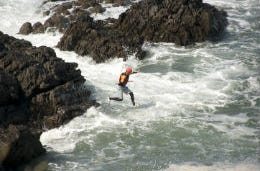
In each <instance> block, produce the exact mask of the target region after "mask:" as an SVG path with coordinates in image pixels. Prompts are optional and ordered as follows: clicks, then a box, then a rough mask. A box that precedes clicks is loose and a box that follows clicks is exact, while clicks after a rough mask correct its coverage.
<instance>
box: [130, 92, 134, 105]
mask: <svg viewBox="0 0 260 171" xmlns="http://www.w3.org/2000/svg"><path fill="white" fill-rule="evenodd" d="M129 95H130V96H131V101H132V104H133V106H135V97H134V93H133V92H130V93H129Z"/></svg>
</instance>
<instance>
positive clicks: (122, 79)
mask: <svg viewBox="0 0 260 171" xmlns="http://www.w3.org/2000/svg"><path fill="white" fill-rule="evenodd" d="M128 79H129V75H128V74H126V73H125V72H123V73H122V74H121V75H120V77H119V83H118V85H120V86H125V85H126V84H127V82H128Z"/></svg>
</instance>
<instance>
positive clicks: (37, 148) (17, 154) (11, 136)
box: [0, 125, 46, 168]
mask: <svg viewBox="0 0 260 171" xmlns="http://www.w3.org/2000/svg"><path fill="white" fill-rule="evenodd" d="M39 137H40V134H39V133H37V132H33V131H31V130H30V129H29V128H28V127H26V126H14V125H9V126H8V128H7V129H6V130H3V129H1V128H0V144H1V146H0V152H1V157H0V159H1V160H0V161H1V163H2V165H3V167H8V168H16V166H18V165H20V164H21V163H27V162H29V161H31V160H32V159H33V158H36V157H38V156H39V155H41V154H43V153H45V151H46V150H45V149H44V148H43V147H42V145H41V143H40V141H39Z"/></svg>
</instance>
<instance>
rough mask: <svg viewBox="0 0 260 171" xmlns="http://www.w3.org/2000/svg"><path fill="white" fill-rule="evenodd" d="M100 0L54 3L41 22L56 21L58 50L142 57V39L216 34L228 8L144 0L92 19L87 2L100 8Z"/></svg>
mask: <svg viewBox="0 0 260 171" xmlns="http://www.w3.org/2000/svg"><path fill="white" fill-rule="evenodd" d="M106 2H107V3H119V4H122V3H123V4H129V3H130V2H129V1H128V0H106ZM98 3H100V1H91V0H78V1H73V2H67V3H63V4H62V5H60V6H58V7H55V14H54V15H52V17H50V18H49V19H48V20H47V21H46V22H45V23H44V27H45V29H46V28H48V27H56V28H58V29H59V30H60V31H61V32H63V33H64V36H63V37H62V38H61V40H60V42H59V43H58V45H57V46H58V47H59V48H60V49H61V50H69V51H75V52H76V53H78V54H80V55H90V56H92V57H93V59H94V60H95V61H96V62H98V63H99V62H104V61H106V60H108V59H110V58H115V57H118V58H123V59H127V56H128V55H129V54H136V57H137V58H138V59H143V58H144V55H145V52H143V51H142V49H141V47H142V44H143V42H144V41H151V42H173V43H176V44H177V45H190V44H193V43H195V42H202V41H205V40H217V39H218V38H220V37H221V35H222V33H223V32H224V30H225V28H226V26H227V14H226V12H225V11H220V10H218V9H216V8H215V7H213V6H211V5H209V4H206V3H203V2H202V0H143V1H140V2H138V3H136V4H134V5H132V6H131V8H130V9H128V10H127V11H126V12H125V13H123V14H121V15H120V17H119V19H118V20H113V19H108V20H107V21H93V19H92V18H91V17H90V16H89V12H86V9H87V10H88V11H90V10H89V9H91V8H90V7H93V6H96V7H98V8H97V10H94V12H102V11H103V10H102V8H101V6H100V5H99V4H98ZM73 8H74V9H73ZM69 9H73V10H72V12H69ZM93 9H95V8H93Z"/></svg>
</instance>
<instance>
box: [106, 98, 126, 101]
mask: <svg viewBox="0 0 260 171" xmlns="http://www.w3.org/2000/svg"><path fill="white" fill-rule="evenodd" d="M109 100H115V101H123V99H121V98H119V97H109Z"/></svg>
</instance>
